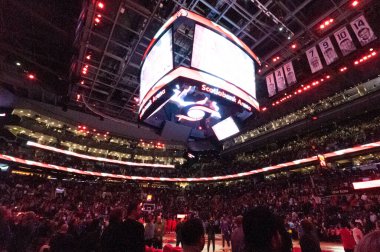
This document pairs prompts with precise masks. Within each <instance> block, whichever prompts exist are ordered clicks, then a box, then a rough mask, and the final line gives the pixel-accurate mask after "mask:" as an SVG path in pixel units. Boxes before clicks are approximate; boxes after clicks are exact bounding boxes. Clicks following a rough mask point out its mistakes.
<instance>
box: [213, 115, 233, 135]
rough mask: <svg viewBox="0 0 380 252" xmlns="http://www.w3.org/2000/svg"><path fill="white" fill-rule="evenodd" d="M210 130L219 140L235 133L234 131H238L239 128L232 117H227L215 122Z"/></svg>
mask: <svg viewBox="0 0 380 252" xmlns="http://www.w3.org/2000/svg"><path fill="white" fill-rule="evenodd" d="M212 130H213V131H214V133H215V135H216V137H217V138H218V140H219V141H221V140H223V139H226V138H227V137H230V136H232V135H235V134H236V133H239V128H238V127H237V125H236V123H235V122H234V120H233V119H232V117H228V118H227V119H225V120H223V121H221V122H219V123H217V124H215V125H214V126H212Z"/></svg>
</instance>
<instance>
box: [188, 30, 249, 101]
mask: <svg viewBox="0 0 380 252" xmlns="http://www.w3.org/2000/svg"><path fill="white" fill-rule="evenodd" d="M191 66H192V67H195V68H198V69H200V70H202V71H205V72H208V73H210V74H213V75H215V76H218V77H220V78H222V79H224V80H225V81H228V82H230V83H232V84H234V85H236V86H237V87H239V88H241V89H242V90H244V91H245V92H247V93H248V94H249V95H251V96H252V97H254V98H256V84H255V65H254V63H253V59H252V58H250V57H249V56H248V54H247V53H245V52H244V51H243V50H242V49H240V48H239V47H238V46H237V45H235V44H234V43H232V42H231V41H230V40H228V39H226V38H224V37H223V36H221V35H219V34H218V33H216V32H213V31H211V30H209V29H207V28H204V27H203V26H200V25H196V26H195V34H194V45H193V52H192V59H191ZM210 84H211V83H210ZM226 90H228V87H226Z"/></svg>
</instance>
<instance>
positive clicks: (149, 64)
mask: <svg viewBox="0 0 380 252" xmlns="http://www.w3.org/2000/svg"><path fill="white" fill-rule="evenodd" d="M172 69H173V45H172V30H171V29H169V30H168V31H167V32H166V33H165V34H164V35H162V37H161V38H160V39H159V40H158V41H157V42H156V44H155V45H154V46H153V47H152V49H151V50H150V52H149V53H148V55H147V56H146V58H145V61H144V63H143V66H142V68H141V75H140V101H142V99H143V98H144V97H145V95H146V93H147V92H148V91H149V90H150V89H151V88H152V87H153V85H154V84H156V82H157V81H158V80H159V79H160V78H162V77H163V76H164V75H165V74H167V73H168V72H169V71H170V70H172Z"/></svg>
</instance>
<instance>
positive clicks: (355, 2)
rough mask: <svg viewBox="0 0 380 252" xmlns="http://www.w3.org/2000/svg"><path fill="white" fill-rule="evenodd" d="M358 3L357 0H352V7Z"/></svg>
mask: <svg viewBox="0 0 380 252" xmlns="http://www.w3.org/2000/svg"><path fill="white" fill-rule="evenodd" d="M358 4H359V1H353V2H352V4H351V5H352V7H356V6H357V5H358Z"/></svg>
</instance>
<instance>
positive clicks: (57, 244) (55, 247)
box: [50, 223, 75, 252]
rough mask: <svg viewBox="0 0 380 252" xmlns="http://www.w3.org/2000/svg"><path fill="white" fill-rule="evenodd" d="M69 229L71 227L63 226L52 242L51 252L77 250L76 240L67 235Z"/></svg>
mask: <svg viewBox="0 0 380 252" xmlns="http://www.w3.org/2000/svg"><path fill="white" fill-rule="evenodd" d="M68 229H69V226H68V225H67V224H66V223H64V224H62V225H61V227H60V229H59V231H58V232H57V233H56V234H55V235H53V237H52V238H51V240H50V251H51V252H68V251H74V250H75V245H74V238H73V236H72V235H70V234H68V233H67V231H68Z"/></svg>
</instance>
